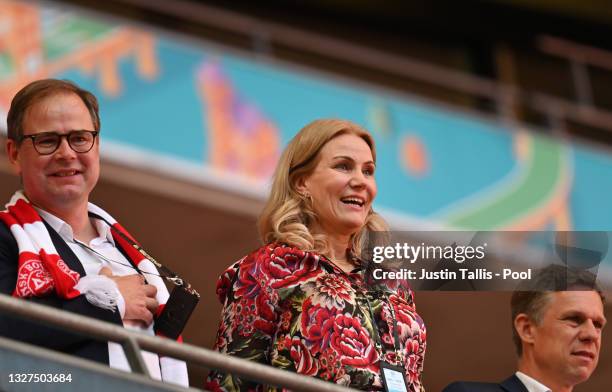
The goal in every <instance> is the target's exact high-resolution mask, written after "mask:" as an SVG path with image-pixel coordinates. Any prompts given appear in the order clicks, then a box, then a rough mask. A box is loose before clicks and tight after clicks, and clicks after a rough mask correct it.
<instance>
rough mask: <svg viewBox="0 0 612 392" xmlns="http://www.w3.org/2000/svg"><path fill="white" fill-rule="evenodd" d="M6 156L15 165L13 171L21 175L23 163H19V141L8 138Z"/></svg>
mask: <svg viewBox="0 0 612 392" xmlns="http://www.w3.org/2000/svg"><path fill="white" fill-rule="evenodd" d="M6 156H7V157H8V160H9V162H10V164H11V166H12V167H13V171H14V172H15V173H16V174H17V175H21V164H20V163H19V147H18V146H17V142H16V141H15V140H13V139H7V141H6Z"/></svg>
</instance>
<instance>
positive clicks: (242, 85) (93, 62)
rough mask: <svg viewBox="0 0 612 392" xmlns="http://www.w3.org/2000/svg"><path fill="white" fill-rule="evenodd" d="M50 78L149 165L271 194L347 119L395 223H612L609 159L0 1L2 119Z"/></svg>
mask: <svg viewBox="0 0 612 392" xmlns="http://www.w3.org/2000/svg"><path fill="white" fill-rule="evenodd" d="M44 77H58V78H67V79H71V80H73V81H75V82H76V83H78V84H80V85H82V86H84V87H85V88H87V89H90V90H92V91H93V92H94V93H95V94H96V95H97V96H98V97H99V98H100V103H101V111H102V141H103V146H104V149H103V153H105V154H106V155H107V156H112V158H113V159H119V160H123V161H125V162H128V163H130V164H132V165H133V164H136V165H137V166H141V167H143V168H151V167H157V166H160V165H159V164H158V165H157V166H156V165H155V162H157V161H158V158H159V159H161V158H164V160H163V162H164V164H163V165H162V166H163V167H161V168H159V167H158V168H159V169H160V170H165V171H166V172H169V173H175V174H176V175H181V176H185V175H187V176H190V177H192V178H194V179H197V180H199V181H204V182H206V181H208V180H210V181H213V180H214V181H215V183H217V184H221V185H223V184H228V186H229V185H231V186H233V187H234V188H238V189H240V190H242V191H244V192H249V193H256V194H261V195H262V196H263V195H264V194H265V192H264V191H263V190H265V189H266V188H265V186H263V185H265V184H267V182H268V180H269V178H270V175H271V174H272V172H273V169H274V165H275V163H276V161H277V159H278V157H279V155H280V152H281V151H282V148H283V146H284V145H286V143H287V142H288V141H289V140H290V138H291V137H292V136H293V135H294V134H295V133H296V132H297V131H298V130H299V129H300V128H301V127H302V126H304V125H305V124H307V123H308V122H310V121H311V120H313V119H316V118H321V117H340V118H346V119H350V120H352V121H355V122H357V123H359V124H362V125H363V126H365V127H366V128H367V129H369V130H371V131H372V132H373V134H374V136H375V139H376V142H377V147H378V157H379V162H378V169H377V181H378V184H379V197H378V199H377V205H376V207H377V208H379V209H381V210H382V211H384V213H385V215H386V216H388V217H389V218H390V220H391V221H393V222H399V224H400V225H401V222H413V221H415V220H417V221H420V222H433V223H435V224H440V225H444V226H447V227H455V228H466V229H472V230H518V229H520V230H539V229H558V230H606V231H609V230H611V228H612V208H610V202H609V195H611V194H612V155H610V153H609V152H607V153H605V152H603V151H597V150H595V149H591V148H587V147H585V146H582V145H579V144H571V145H570V144H565V143H563V142H560V141H559V140H557V139H552V138H549V137H547V136H543V135H542V134H541V133H533V132H531V131H530V130H529V129H526V128H522V129H505V128H504V126H502V125H500V124H497V123H495V122H491V121H488V120H485V119H482V118H479V117H476V116H472V115H468V114H466V113H463V112H460V111H451V110H448V109H442V108H441V107H437V106H433V105H431V104H425V103H422V102H419V101H418V100H410V99H407V98H405V97H400V96H394V95H392V94H390V93H385V92H380V91H378V90H375V89H367V88H357V87H354V86H351V85H348V84H346V83H342V82H338V81H336V80H333V79H330V78H328V77H324V76H316V75H315V74H304V73H302V72H298V71H296V70H294V69H291V68H289V67H286V66H280V65H278V64H270V63H265V62H255V61H253V60H251V59H246V58H240V57H237V56H234V55H229V54H227V53H223V52H220V51H219V50H217V49H216V50H213V49H210V48H208V47H206V46H204V44H202V46H198V45H194V44H193V43H190V44H187V43H185V42H182V41H177V40H176V39H171V38H169V37H167V36H164V35H163V34H154V33H152V32H150V31H145V30H142V29H137V28H133V27H130V26H128V25H120V24H116V23H109V22H106V21H104V20H102V19H100V20H98V19H93V18H91V17H89V16H84V15H80V14H78V13H77V12H75V11H73V10H65V9H56V8H52V7H50V6H38V5H36V4H34V3H23V2H17V1H7V0H0V115H4V116H5V115H6V111H7V110H8V106H9V103H10V99H11V97H12V96H13V94H14V93H15V92H16V91H17V90H18V89H19V88H20V87H21V86H23V85H24V84H25V83H27V82H28V81H30V80H33V79H38V78H44ZM126 151H128V153H126ZM129 151H132V152H134V153H133V154H132V153H129Z"/></svg>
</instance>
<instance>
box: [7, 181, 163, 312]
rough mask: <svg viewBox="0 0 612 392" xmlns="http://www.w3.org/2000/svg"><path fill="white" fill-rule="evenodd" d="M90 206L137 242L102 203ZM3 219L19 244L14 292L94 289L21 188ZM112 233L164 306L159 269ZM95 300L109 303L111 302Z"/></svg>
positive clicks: (65, 293)
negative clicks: (62, 253) (60, 251)
mask: <svg viewBox="0 0 612 392" xmlns="http://www.w3.org/2000/svg"><path fill="white" fill-rule="evenodd" d="M88 210H89V211H90V212H92V213H94V214H96V215H99V216H101V217H102V218H104V219H105V220H106V221H107V222H108V223H110V224H112V226H113V228H115V229H116V230H117V231H120V232H121V233H123V234H124V235H125V236H127V237H128V238H130V239H131V240H132V241H134V242H136V240H134V238H133V237H132V236H131V235H130V234H129V233H128V232H127V230H125V229H124V228H123V227H122V226H121V225H120V224H119V223H117V221H116V220H115V219H114V218H113V217H112V216H110V215H109V214H108V213H107V212H105V211H104V210H102V209H101V208H100V207H98V206H96V205H94V204H92V203H89V205H88ZM0 220H1V221H3V222H4V223H5V224H6V225H7V226H8V227H9V229H10V231H11V233H12V234H13V237H14V238H15V240H16V241H17V247H18V248H19V259H18V270H17V285H16V287H15V291H14V292H13V296H15V297H43V296H46V295H49V294H51V292H53V291H55V294H56V295H57V296H59V297H61V298H66V299H71V298H74V297H77V296H79V295H81V294H87V293H88V291H90V290H91V289H92V288H91V287H89V286H90V285H89V284H88V283H87V282H86V281H87V279H86V278H87V277H81V276H80V275H79V273H78V272H76V271H73V270H71V269H70V268H69V267H68V266H67V265H66V263H65V262H64V261H63V260H62V259H61V257H60V255H59V254H58V252H57V250H56V249H55V246H54V245H53V241H52V240H51V236H50V235H49V232H48V231H47V228H46V227H45V225H44V223H43V221H42V219H41V218H40V215H38V212H37V211H36V210H35V209H34V207H33V206H32V204H30V202H29V200H28V199H27V198H26V196H25V195H24V194H23V192H21V191H18V192H16V193H15V194H14V195H13V197H12V198H11V200H10V202H9V203H8V204H7V205H6V210H5V211H0ZM111 233H112V236H113V240H114V241H115V244H117V246H118V247H119V248H121V250H123V252H124V253H125V254H126V255H127V256H128V258H129V259H130V260H131V261H132V262H133V263H134V265H136V266H137V267H138V269H139V270H140V271H142V272H144V273H147V275H146V278H147V282H148V283H149V284H152V285H154V286H156V288H157V301H158V302H159V303H160V307H161V308H163V305H164V304H165V303H166V301H167V300H168V297H169V294H168V290H167V289H166V286H165V284H164V282H163V280H162V279H161V278H160V277H159V276H157V275H158V271H157V269H156V268H155V266H154V265H153V263H151V261H150V260H149V259H147V258H145V257H144V256H143V255H142V254H141V253H140V252H138V251H137V250H136V249H134V247H132V246H131V244H130V243H129V242H128V241H126V240H125V239H124V238H123V237H122V236H121V235H119V234H117V232H116V231H115V230H111ZM89 299H90V298H89V297H88V300H89ZM90 302H91V301H90ZM94 304H95V305H97V306H101V307H109V306H108V304H106V305H103V304H99V303H94ZM159 311H161V309H159Z"/></svg>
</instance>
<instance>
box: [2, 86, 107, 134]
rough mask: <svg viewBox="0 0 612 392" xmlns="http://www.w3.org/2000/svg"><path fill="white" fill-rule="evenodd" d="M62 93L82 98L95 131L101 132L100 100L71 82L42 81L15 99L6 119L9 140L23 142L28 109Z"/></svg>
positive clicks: (23, 90)
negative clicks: (24, 122) (24, 121)
mask: <svg viewBox="0 0 612 392" xmlns="http://www.w3.org/2000/svg"><path fill="white" fill-rule="evenodd" d="M62 93H64V94H65V93H73V94H76V95H78V96H79V98H81V100H82V101H83V103H84V104H85V106H86V107H87V110H89V115H90V116H91V122H92V123H93V126H94V130H95V131H99V130H100V116H99V113H98V100H97V99H96V97H95V96H94V95H93V94H92V93H90V92H89V91H87V90H84V89H82V88H80V87H79V86H77V85H76V84H74V83H73V82H71V81H69V80H59V79H42V80H36V81H34V82H32V83H30V84H28V85H27V86H25V87H24V88H22V89H21V90H19V92H18V93H17V94H15V96H14V97H13V100H12V101H11V108H10V109H9V112H8V116H7V119H6V123H7V136H8V138H9V139H11V140H15V141H16V142H17V143H19V142H21V140H22V138H23V120H24V118H25V116H26V113H27V111H28V109H29V108H30V107H31V106H32V105H34V104H36V103H37V102H39V101H41V100H42V99H44V98H47V97H50V96H53V95H56V94H62ZM47 131H53V129H48V130H47Z"/></svg>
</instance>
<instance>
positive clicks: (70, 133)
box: [19, 129, 100, 155]
mask: <svg viewBox="0 0 612 392" xmlns="http://www.w3.org/2000/svg"><path fill="white" fill-rule="evenodd" d="M82 132H84V133H88V134H90V135H92V136H93V139H92V141H91V145H90V146H89V148H88V149H87V150H86V151H78V150H76V149H75V148H74V146H73V145H72V143H71V142H70V136H72V135H74V134H76V133H82ZM99 134H100V131H90V130H87V129H75V130H72V131H70V132H68V133H64V134H61V133H57V132H53V131H50V132H41V133H35V134H32V135H22V136H21V138H20V139H19V143H23V141H24V140H25V139H31V140H32V146H33V147H34V150H36V152H37V153H38V154H39V155H51V154H53V153H54V152H56V151H57V149H58V148H59V147H60V145H61V144H62V138H66V141H67V142H68V146H69V147H70V149H71V150H72V151H74V152H76V153H77V154H86V153H88V152H89V151H91V149H92V148H93V146H94V144H96V137H97V136H98V135H99ZM50 135H53V136H58V137H59V141H58V142H57V144H56V145H55V148H54V149H53V150H52V151H50V152H45V153H42V152H40V151H39V150H38V148H37V147H36V139H37V138H39V137H41V136H50Z"/></svg>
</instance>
